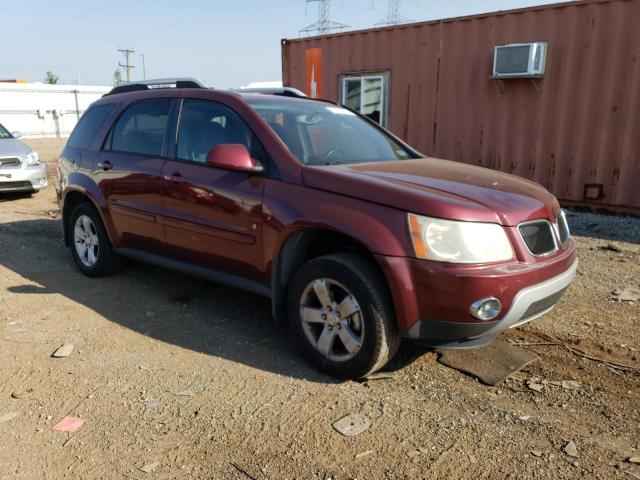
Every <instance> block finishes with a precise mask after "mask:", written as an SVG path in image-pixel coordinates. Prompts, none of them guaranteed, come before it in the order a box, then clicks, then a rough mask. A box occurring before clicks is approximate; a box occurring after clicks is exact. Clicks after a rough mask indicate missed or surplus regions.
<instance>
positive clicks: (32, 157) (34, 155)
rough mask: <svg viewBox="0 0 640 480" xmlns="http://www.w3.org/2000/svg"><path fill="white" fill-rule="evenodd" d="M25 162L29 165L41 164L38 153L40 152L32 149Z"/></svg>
mask: <svg viewBox="0 0 640 480" xmlns="http://www.w3.org/2000/svg"><path fill="white" fill-rule="evenodd" d="M24 163H25V164H26V165H27V166H29V167H35V166H36V165H40V155H38V152H34V151H33V150H32V151H31V152H29V153H28V154H27V156H26V157H25V162H24Z"/></svg>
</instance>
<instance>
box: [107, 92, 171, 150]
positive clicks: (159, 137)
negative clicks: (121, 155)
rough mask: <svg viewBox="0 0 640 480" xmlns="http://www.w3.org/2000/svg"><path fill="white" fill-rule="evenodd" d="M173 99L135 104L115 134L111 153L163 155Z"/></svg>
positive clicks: (119, 121)
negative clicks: (113, 151)
mask: <svg viewBox="0 0 640 480" xmlns="http://www.w3.org/2000/svg"><path fill="white" fill-rule="evenodd" d="M170 110H171V100H147V101H144V102H138V103H134V104H133V105H131V106H130V107H129V108H127V110H125V112H124V113H123V114H122V115H121V116H120V118H119V119H118V121H117V122H116V124H115V126H114V127H113V131H112V132H111V150H115V151H118V152H127V153H138V154H142V155H153V156H161V155H162V145H163V143H164V140H165V136H166V134H167V125H168V123H169V111H170Z"/></svg>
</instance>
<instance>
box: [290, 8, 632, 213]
mask: <svg viewBox="0 0 640 480" xmlns="http://www.w3.org/2000/svg"><path fill="white" fill-rule="evenodd" d="M532 41H547V42H548V44H549V46H548V53H547V68H546V76H545V78H544V79H543V80H540V81H538V83H537V87H538V88H536V85H534V83H533V82H531V81H530V80H526V79H519V80H508V81H505V82H504V83H503V88H502V89H501V88H500V84H498V82H497V81H496V80H492V79H490V78H489V77H490V74H491V66H492V61H493V48H494V46H496V45H502V44H506V43H514V42H532ZM318 47H320V48H322V62H323V66H322V67H323V68H322V72H323V78H322V79H321V80H322V82H323V84H324V96H325V97H326V98H330V99H333V100H337V99H338V98H339V76H340V75H342V74H345V73H354V72H364V71H367V72H368V71H388V72H390V95H391V96H390V112H389V127H390V129H391V130H392V131H393V132H395V133H396V134H397V135H399V136H401V137H402V138H404V139H405V140H407V141H408V142H409V143H410V144H412V145H414V146H415V147H416V148H418V149H419V150H421V151H423V152H424V153H425V154H427V155H430V156H436V157H442V158H448V159H453V160H458V161H462V162H468V163H475V164H478V165H483V166H486V167H490V168H495V169H498V170H502V171H505V172H509V173H514V174H516V175H520V176H523V177H527V178H530V179H532V180H535V181H536V182H538V183H541V184H542V185H544V186H545V187H547V188H548V189H549V190H551V191H552V192H553V193H554V194H555V195H556V196H557V197H558V198H560V199H561V200H562V201H564V203H565V204H571V203H574V202H575V203H581V204H591V205H595V206H601V207H609V208H615V209H617V210H621V211H631V212H634V213H640V159H639V155H640V0H604V1H603V0H591V1H589V0H587V1H582V2H571V3H566V4H558V5H553V6H547V7H535V8H530V9H521V10H513V11H507V12H500V13H495V14H488V15H478V16H472V17H464V18H458V19H452V20H445V21H442V22H428V23H421V24H411V25H404V26H398V27H391V28H385V29H374V30H363V31H359V32H347V33H342V34H337V35H330V36H326V37H315V38H309V39H299V40H291V41H288V40H287V41H284V42H283V47H282V48H283V78H284V82H285V85H288V86H293V87H297V88H300V89H303V90H304V89H305V51H306V50H307V49H308V48H318ZM590 184H596V185H601V186H602V187H601V188H602V193H603V194H604V196H603V197H602V198H601V199H598V200H594V199H589V198H586V197H585V186H586V185H590ZM598 190H599V188H598V187H596V188H595V190H594V189H589V192H588V194H589V196H591V197H593V193H597V192H598Z"/></svg>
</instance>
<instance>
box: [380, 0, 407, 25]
mask: <svg viewBox="0 0 640 480" xmlns="http://www.w3.org/2000/svg"><path fill="white" fill-rule="evenodd" d="M401 5H402V1H401V0H389V7H388V12H387V16H386V17H385V18H383V19H382V20H380V21H379V22H377V23H376V25H398V24H399V23H407V22H412V21H413V19H411V18H405V17H403V16H402V15H401V14H400V7H401Z"/></svg>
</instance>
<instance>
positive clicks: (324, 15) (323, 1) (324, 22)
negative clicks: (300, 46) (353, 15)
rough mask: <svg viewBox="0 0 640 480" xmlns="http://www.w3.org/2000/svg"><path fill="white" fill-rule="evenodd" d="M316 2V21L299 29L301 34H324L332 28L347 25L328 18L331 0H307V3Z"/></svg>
mask: <svg viewBox="0 0 640 480" xmlns="http://www.w3.org/2000/svg"><path fill="white" fill-rule="evenodd" d="M314 2H318V21H317V22H314V23H312V24H311V25H309V26H308V27H305V28H303V29H302V30H300V34H301V35H326V34H327V33H330V32H331V31H332V30H344V29H345V28H349V25H345V24H344V23H338V22H332V21H331V20H330V19H329V11H330V7H331V0H307V5H309V4H310V3H314Z"/></svg>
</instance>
